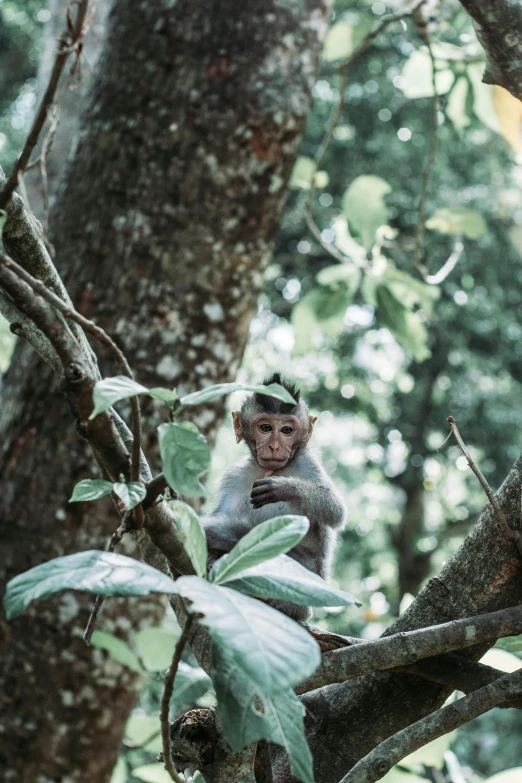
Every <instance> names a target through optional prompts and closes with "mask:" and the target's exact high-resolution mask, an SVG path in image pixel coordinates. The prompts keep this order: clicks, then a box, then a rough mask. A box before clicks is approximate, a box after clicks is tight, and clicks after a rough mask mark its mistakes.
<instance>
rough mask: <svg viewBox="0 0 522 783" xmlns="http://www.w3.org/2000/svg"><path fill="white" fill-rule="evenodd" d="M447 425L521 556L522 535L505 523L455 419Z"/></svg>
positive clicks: (449, 420)
mask: <svg viewBox="0 0 522 783" xmlns="http://www.w3.org/2000/svg"><path fill="white" fill-rule="evenodd" d="M448 423H449V425H450V427H451V429H452V432H453V434H454V436H455V440H456V441H457V443H458V444H459V446H460V450H461V451H462V453H463V454H464V456H465V457H466V460H467V462H468V465H469V467H470V468H471V470H472V471H473V473H474V474H475V476H476V477H477V478H478V480H479V481H480V484H481V485H482V488H483V490H484V492H485V493H486V497H487V499H488V500H489V502H490V503H491V507H492V508H493V511H494V512H495V516H496V518H497V519H498V521H499V523H500V527H501V528H502V530H503V531H504V535H505V536H506V538H507V539H508V540H509V541H513V543H514V544H515V546H516V547H517V549H518V551H519V553H520V554H521V555H522V534H521V533H520V531H518V530H516V531H515V530H513V528H511V527H510V526H509V524H508V521H507V519H506V517H505V516H504V513H503V511H502V509H501V508H500V506H499V505H498V503H497V501H496V500H495V496H494V494H493V492H492V490H491V488H490V486H489V484H488V482H487V481H486V479H485V477H484V475H483V474H482V472H481V471H480V470H479V468H478V467H477V466H476V465H475V463H474V462H473V459H472V458H471V454H470V453H469V451H468V449H467V448H466V444H465V443H464V441H463V440H462V436H461V434H460V432H459V431H458V428H457V423H456V421H455V419H454V418H453V416H449V417H448Z"/></svg>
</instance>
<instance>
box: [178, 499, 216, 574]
mask: <svg viewBox="0 0 522 783" xmlns="http://www.w3.org/2000/svg"><path fill="white" fill-rule="evenodd" d="M169 506H170V508H171V509H172V511H173V512H174V516H175V521H176V527H177V528H178V530H179V534H180V537H181V541H182V542H183V546H184V548H185V551H186V553H187V555H188V556H189V557H190V562H191V563H192V565H193V566H194V570H195V571H196V574H197V575H198V576H202V577H206V575H207V559H208V550H207V539H206V536H205V533H204V531H203V528H202V527H201V523H200V521H199V517H198V515H197V514H196V512H195V511H194V509H193V508H191V507H190V506H189V505H187V503H182V502H181V500H173V501H171V502H170V503H169Z"/></svg>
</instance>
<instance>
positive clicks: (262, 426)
mask: <svg viewBox="0 0 522 783" xmlns="http://www.w3.org/2000/svg"><path fill="white" fill-rule="evenodd" d="M259 429H260V430H261V432H272V427H271V426H270V424H266V422H265V424H260V425H259Z"/></svg>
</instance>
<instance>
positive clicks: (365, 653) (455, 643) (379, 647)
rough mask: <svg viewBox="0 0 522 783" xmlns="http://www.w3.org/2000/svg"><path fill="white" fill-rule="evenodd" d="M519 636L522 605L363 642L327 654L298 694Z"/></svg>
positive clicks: (521, 628) (521, 629)
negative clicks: (482, 643)
mask: <svg viewBox="0 0 522 783" xmlns="http://www.w3.org/2000/svg"><path fill="white" fill-rule="evenodd" d="M519 633H522V606H514V607H510V608H509V609H501V610H499V611H498V612H489V613H488V614H481V615H477V616H475V617H468V618H465V619H461V620H452V621H451V622H449V623H442V624H441V625H432V626H430V627H429V628H421V629H419V630H415V631H407V632H402V633H397V634H394V635H393V636H386V637H381V638H380V639H376V640H374V641H371V642H361V643H358V644H355V645H353V646H351V647H345V648H344V649H341V650H332V652H328V653H325V654H324V655H323V656H322V660H321V664H320V666H319V667H318V668H317V670H316V671H315V672H314V674H312V676H311V677H309V678H308V679H307V680H305V682H304V683H302V685H300V686H299V688H298V689H297V692H298V693H305V692H306V691H310V690H314V689H315V688H322V687H323V686H324V685H331V684H333V683H335V682H344V681H345V680H350V679H352V677H358V676H359V675H361V674H369V673H371V672H376V671H384V670H387V669H394V668H396V667H398V666H405V665H411V664H412V663H416V662H417V661H418V660H420V659H422V658H428V657H432V656H434V655H438V654H440V653H445V652H450V651H452V650H461V649H463V648H465V647H472V646H474V645H476V644H479V643H481V642H486V641H490V640H492V639H500V638H502V637H503V636H514V635H515V636H516V635H518V634H519Z"/></svg>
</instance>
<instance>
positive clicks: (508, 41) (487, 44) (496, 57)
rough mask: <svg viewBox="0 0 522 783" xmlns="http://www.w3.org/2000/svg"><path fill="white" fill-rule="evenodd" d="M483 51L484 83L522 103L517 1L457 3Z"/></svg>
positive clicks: (521, 20)
mask: <svg viewBox="0 0 522 783" xmlns="http://www.w3.org/2000/svg"><path fill="white" fill-rule="evenodd" d="M460 2H461V4H462V6H463V7H464V8H465V9H466V11H467V12H468V14H469V15H470V16H471V18H472V19H473V20H474V22H475V24H476V28H477V35H478V37H479V40H480V42H481V44H482V46H483V47H484V49H485V50H486V55H487V65H486V71H485V73H484V82H485V83H486V84H498V85H500V86H501V87H504V88H505V89H506V90H509V92H510V93H511V94H512V95H514V96H515V97H516V98H519V99H521V100H522V79H521V71H522V6H521V5H520V3H519V2H516V0H496V2H495V3H485V2H483V0H460Z"/></svg>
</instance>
